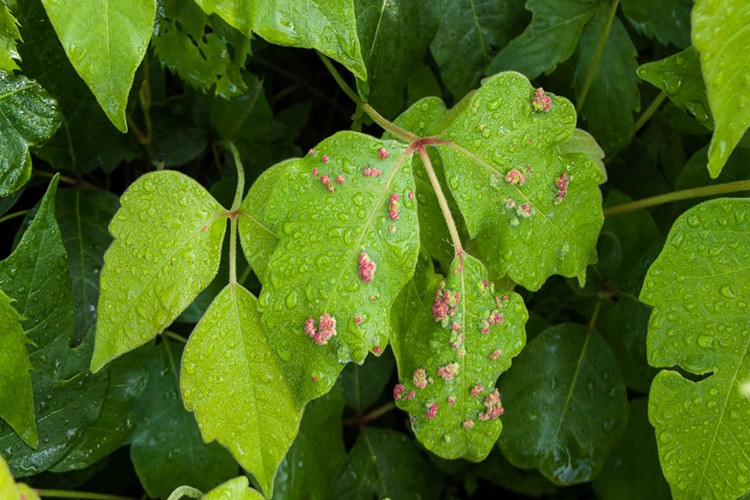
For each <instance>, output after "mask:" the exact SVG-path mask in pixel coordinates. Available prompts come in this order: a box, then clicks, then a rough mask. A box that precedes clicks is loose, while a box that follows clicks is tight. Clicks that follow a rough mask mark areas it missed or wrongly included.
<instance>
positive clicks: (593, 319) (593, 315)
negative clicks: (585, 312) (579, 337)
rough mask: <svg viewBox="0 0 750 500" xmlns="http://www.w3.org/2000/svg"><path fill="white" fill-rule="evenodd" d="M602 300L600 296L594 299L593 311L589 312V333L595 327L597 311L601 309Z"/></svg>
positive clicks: (597, 316)
mask: <svg viewBox="0 0 750 500" xmlns="http://www.w3.org/2000/svg"><path fill="white" fill-rule="evenodd" d="M602 302H604V301H603V300H602V299H601V298H598V299H596V305H594V312H593V313H591V320H590V321H589V325H588V330H589V333H591V332H592V331H594V329H595V328H596V320H597V319H599V312H601V310H602Z"/></svg>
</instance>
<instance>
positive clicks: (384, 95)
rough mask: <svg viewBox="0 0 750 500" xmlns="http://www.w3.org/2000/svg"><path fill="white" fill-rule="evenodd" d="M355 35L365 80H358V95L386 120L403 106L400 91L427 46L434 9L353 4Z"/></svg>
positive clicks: (400, 3) (363, 0) (396, 2)
mask: <svg viewBox="0 0 750 500" xmlns="http://www.w3.org/2000/svg"><path fill="white" fill-rule="evenodd" d="M354 10H355V12H356V14H357V33H358V35H359V43H360V46H361V47H362V58H363V59H364V61H365V67H366V68H367V80H366V81H365V80H363V79H358V80H357V89H358V90H359V93H360V94H361V95H362V96H363V97H364V98H365V100H366V101H367V102H369V103H370V104H371V105H372V106H374V107H375V109H377V110H378V112H379V113H380V114H382V115H383V116H385V117H386V118H392V117H394V116H396V115H397V114H398V113H399V112H400V111H401V110H402V109H403V105H404V89H405V88H406V83H407V80H408V79H409V76H410V75H411V73H412V72H413V71H414V68H415V67H416V66H417V65H418V64H419V63H420V62H421V61H422V59H423V58H424V55H425V52H427V48H428V46H429V45H430V42H431V41H432V39H433V37H434V36H435V31H436V30H437V23H438V19H437V18H436V14H437V12H439V11H438V10H437V9H435V10H433V9H431V8H430V7H428V5H425V4H420V3H418V2H414V1H412V0H392V1H385V2H384V1H382V0H355V2H354Z"/></svg>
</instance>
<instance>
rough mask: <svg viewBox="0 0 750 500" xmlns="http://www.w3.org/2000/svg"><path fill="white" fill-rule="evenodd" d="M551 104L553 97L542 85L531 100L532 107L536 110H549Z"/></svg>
mask: <svg viewBox="0 0 750 500" xmlns="http://www.w3.org/2000/svg"><path fill="white" fill-rule="evenodd" d="M550 106H552V98H551V97H550V96H548V95H547V94H546V93H545V92H544V89H543V88H542V87H539V88H538V89H536V92H534V98H533V99H532V100H531V107H532V108H534V111H549V108H550Z"/></svg>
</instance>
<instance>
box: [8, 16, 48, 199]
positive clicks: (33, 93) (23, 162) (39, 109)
mask: <svg viewBox="0 0 750 500" xmlns="http://www.w3.org/2000/svg"><path fill="white" fill-rule="evenodd" d="M0 8H4V7H2V6H0ZM61 119H62V117H61V116H60V113H59V111H58V108H57V103H56V102H55V100H54V99H52V97H50V95H49V94H48V93H47V92H46V91H45V90H44V89H43V88H42V86H41V85H39V84H38V83H37V82H35V81H34V80H30V79H28V78H26V77H25V76H23V75H13V74H11V73H6V72H5V71H3V70H0V196H7V195H9V194H11V193H13V192H14V191H18V190H19V189H21V188H22V187H23V185H24V184H26V183H27V182H28V181H29V178H31V153H30V152H29V147H34V146H41V145H42V144H44V142H45V141H47V140H49V139H50V138H51V137H52V136H53V135H54V133H55V131H56V130H57V127H59V126H60V121H61Z"/></svg>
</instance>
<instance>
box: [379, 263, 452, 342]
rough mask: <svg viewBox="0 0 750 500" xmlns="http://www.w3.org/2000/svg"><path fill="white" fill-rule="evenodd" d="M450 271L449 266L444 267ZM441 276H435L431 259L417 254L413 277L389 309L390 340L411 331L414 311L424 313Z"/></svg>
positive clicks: (414, 318) (441, 278)
mask: <svg viewBox="0 0 750 500" xmlns="http://www.w3.org/2000/svg"><path fill="white" fill-rule="evenodd" d="M446 269H450V266H448V267H446ZM443 281H444V280H443V276H441V275H440V274H436V273H435V270H434V269H433V264H432V259H431V258H430V257H429V256H427V255H425V254H424V253H420V254H419V258H418V259H417V266H416V268H415V269H414V276H413V277H412V279H411V280H409V282H408V283H407V284H406V286H405V287H404V288H402V289H401V293H399V294H398V297H396V300H395V301H394V302H393V307H391V339H396V340H397V341H398V339H399V338H405V337H406V334H407V333H408V332H409V330H410V329H411V325H412V323H414V321H415V320H416V318H417V317H418V315H416V314H414V312H415V311H424V310H426V309H428V308H429V307H430V305H431V304H432V299H433V298H434V297H435V295H434V293H435V290H436V289H437V288H440V283H441V282H443Z"/></svg>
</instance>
